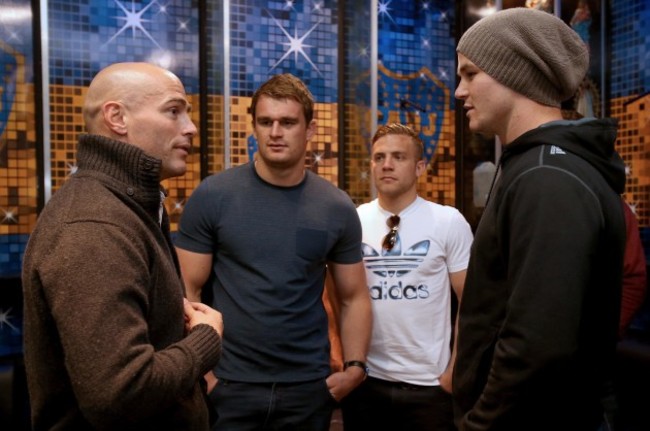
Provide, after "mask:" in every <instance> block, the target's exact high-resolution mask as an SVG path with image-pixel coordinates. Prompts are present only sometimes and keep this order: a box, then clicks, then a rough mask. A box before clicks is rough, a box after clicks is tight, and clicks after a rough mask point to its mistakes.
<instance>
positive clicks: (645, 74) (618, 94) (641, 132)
mask: <svg viewBox="0 0 650 431" xmlns="http://www.w3.org/2000/svg"><path fill="white" fill-rule="evenodd" d="M611 10H612V24H611V25H612V36H611V40H612V51H611V80H610V81H611V94H612V99H611V104H610V109H611V115H612V116H613V117H615V118H618V120H619V136H618V141H617V143H616V145H617V147H616V148H617V150H618V151H619V153H620V154H621V157H623V160H625V163H626V165H627V168H628V181H627V186H626V191H625V199H626V200H627V202H628V203H630V204H631V205H632V207H633V208H634V209H635V210H636V213H637V216H638V220H639V227H640V228H641V235H642V238H643V240H644V245H645V250H646V259H647V260H648V262H650V109H649V108H650V96H649V92H650V31H649V30H648V27H647V26H648V23H649V22H650V4H648V2H647V1H644V0H613V1H612V2H611Z"/></svg>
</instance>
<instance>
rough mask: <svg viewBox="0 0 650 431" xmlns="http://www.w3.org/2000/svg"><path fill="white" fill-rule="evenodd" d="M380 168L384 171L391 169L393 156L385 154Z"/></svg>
mask: <svg viewBox="0 0 650 431" xmlns="http://www.w3.org/2000/svg"><path fill="white" fill-rule="evenodd" d="M381 169H382V170H384V171H390V170H392V169H393V158H392V157H391V156H386V157H385V158H384V161H383V162H381Z"/></svg>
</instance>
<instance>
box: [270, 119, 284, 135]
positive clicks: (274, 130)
mask: <svg viewBox="0 0 650 431" xmlns="http://www.w3.org/2000/svg"><path fill="white" fill-rule="evenodd" d="M281 134H282V127H280V122H279V121H274V122H273V124H272V125H271V136H280V135H281Z"/></svg>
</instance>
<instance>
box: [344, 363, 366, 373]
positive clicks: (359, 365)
mask: <svg viewBox="0 0 650 431" xmlns="http://www.w3.org/2000/svg"><path fill="white" fill-rule="evenodd" d="M349 367H359V368H361V369H362V370H363V373H364V375H365V376H368V365H367V364H366V363H365V362H363V361H345V362H344V363H343V369H344V370H347V369H348V368H349Z"/></svg>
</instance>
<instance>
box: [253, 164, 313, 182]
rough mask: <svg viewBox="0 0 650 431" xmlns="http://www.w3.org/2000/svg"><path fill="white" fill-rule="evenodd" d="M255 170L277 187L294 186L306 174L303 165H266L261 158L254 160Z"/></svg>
mask: <svg viewBox="0 0 650 431" xmlns="http://www.w3.org/2000/svg"><path fill="white" fill-rule="evenodd" d="M255 171H256V172H257V175H259V176H260V178H262V179H263V180H264V181H266V182H267V183H269V184H273V185H274V186H279V187H292V186H296V185H298V184H300V183H301V182H302V180H303V179H304V178H305V174H306V172H305V167H304V165H296V166H291V167H288V168H285V167H282V168H275V167H273V166H269V165H267V164H266V163H264V161H263V160H255Z"/></svg>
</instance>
